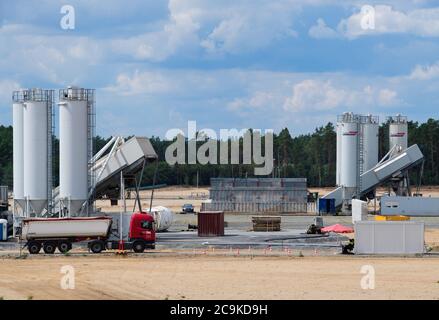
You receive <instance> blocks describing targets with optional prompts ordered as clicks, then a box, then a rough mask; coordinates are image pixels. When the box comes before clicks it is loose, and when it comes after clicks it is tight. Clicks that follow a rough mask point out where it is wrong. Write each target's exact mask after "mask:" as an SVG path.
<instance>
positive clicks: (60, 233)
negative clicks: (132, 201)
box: [20, 212, 155, 254]
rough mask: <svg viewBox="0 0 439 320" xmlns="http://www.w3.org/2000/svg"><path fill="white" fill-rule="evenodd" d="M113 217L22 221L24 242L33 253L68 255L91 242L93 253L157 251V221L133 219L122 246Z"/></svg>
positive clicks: (143, 217)
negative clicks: (113, 232) (114, 233)
mask: <svg viewBox="0 0 439 320" xmlns="http://www.w3.org/2000/svg"><path fill="white" fill-rule="evenodd" d="M111 224H112V218H111V217H75V218H48V219H44V218H34V219H24V220H23V221H22V227H21V234H20V239H21V240H23V241H26V245H25V246H27V248H28V250H29V253H31V254H38V253H39V252H40V251H41V248H43V251H44V253H46V254H53V253H54V252H55V251H56V249H58V250H59V251H60V252H62V253H67V252H69V251H70V250H71V249H72V244H73V243H75V242H82V241H87V244H88V248H89V249H90V250H91V251H92V252H93V253H100V252H102V251H103V250H106V249H124V250H133V251H134V252H136V253H140V252H143V251H144V250H145V249H146V248H150V249H154V248H155V231H154V218H153V217H152V216H150V215H148V214H146V213H144V212H138V213H134V214H133V215H132V216H131V220H130V227H129V234H128V238H127V239H123V240H124V241H122V242H120V240H119V239H116V238H115V237H112V235H111Z"/></svg>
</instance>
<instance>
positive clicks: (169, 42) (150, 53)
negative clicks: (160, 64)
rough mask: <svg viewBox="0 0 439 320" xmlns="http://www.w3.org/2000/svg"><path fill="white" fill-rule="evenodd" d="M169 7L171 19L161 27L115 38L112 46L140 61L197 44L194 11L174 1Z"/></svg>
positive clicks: (163, 56) (168, 55) (157, 58)
mask: <svg viewBox="0 0 439 320" xmlns="http://www.w3.org/2000/svg"><path fill="white" fill-rule="evenodd" d="M169 10H170V14H169V20H168V21H167V22H166V23H165V24H164V25H163V27H162V29H161V30H158V31H151V32H147V33H143V34H140V35H136V36H133V37H130V38H128V39H121V38H119V39H116V40H113V41H112V42H111V47H112V49H113V50H114V51H116V52H119V53H123V54H129V55H131V56H133V57H134V58H136V59H140V60H151V61H163V60H165V59H167V58H168V57H170V56H172V55H174V54H175V53H176V52H178V50H180V49H182V48H185V47H194V46H197V45H198V43H199V41H200V40H199V39H198V35H197V31H198V30H199V29H200V24H199V23H198V22H196V21H195V17H196V15H194V11H191V10H188V11H178V10H176V9H175V5H174V2H173V1H170V3H169Z"/></svg>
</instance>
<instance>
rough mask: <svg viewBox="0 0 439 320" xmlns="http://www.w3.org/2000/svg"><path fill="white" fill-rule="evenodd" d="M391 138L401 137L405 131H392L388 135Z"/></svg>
mask: <svg viewBox="0 0 439 320" xmlns="http://www.w3.org/2000/svg"><path fill="white" fill-rule="evenodd" d="M390 136H391V137H392V138H402V137H404V136H405V132H397V133H392V134H391V135H390Z"/></svg>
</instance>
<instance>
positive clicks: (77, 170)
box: [59, 89, 88, 216]
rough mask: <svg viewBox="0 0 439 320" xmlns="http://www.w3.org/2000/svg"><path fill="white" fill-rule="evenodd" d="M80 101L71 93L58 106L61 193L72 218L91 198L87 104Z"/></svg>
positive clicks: (84, 101)
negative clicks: (89, 191)
mask: <svg viewBox="0 0 439 320" xmlns="http://www.w3.org/2000/svg"><path fill="white" fill-rule="evenodd" d="M78 90H81V89H78ZM71 99H72V100H71ZM73 99H76V100H73ZM78 99H82V97H79V96H76V97H75V96H74V95H71V94H70V92H69V97H64V98H61V101H60V103H59V117H60V118H59V136H60V142H59V183H60V188H59V194H60V198H61V199H64V200H63V201H64V204H65V206H66V207H67V208H69V209H70V215H72V216H75V215H78V214H79V213H81V208H82V205H83V203H84V202H85V201H86V200H87V198H88V152H87V146H88V136H87V128H88V122H87V101H86V100H78Z"/></svg>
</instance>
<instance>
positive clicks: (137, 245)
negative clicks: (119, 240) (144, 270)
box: [133, 241, 145, 253]
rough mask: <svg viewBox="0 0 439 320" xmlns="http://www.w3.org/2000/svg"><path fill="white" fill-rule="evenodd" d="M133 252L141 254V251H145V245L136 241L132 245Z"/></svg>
mask: <svg viewBox="0 0 439 320" xmlns="http://www.w3.org/2000/svg"><path fill="white" fill-rule="evenodd" d="M133 251H134V252H135V253H142V252H143V251H145V244H144V243H143V241H136V242H134V243H133Z"/></svg>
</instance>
